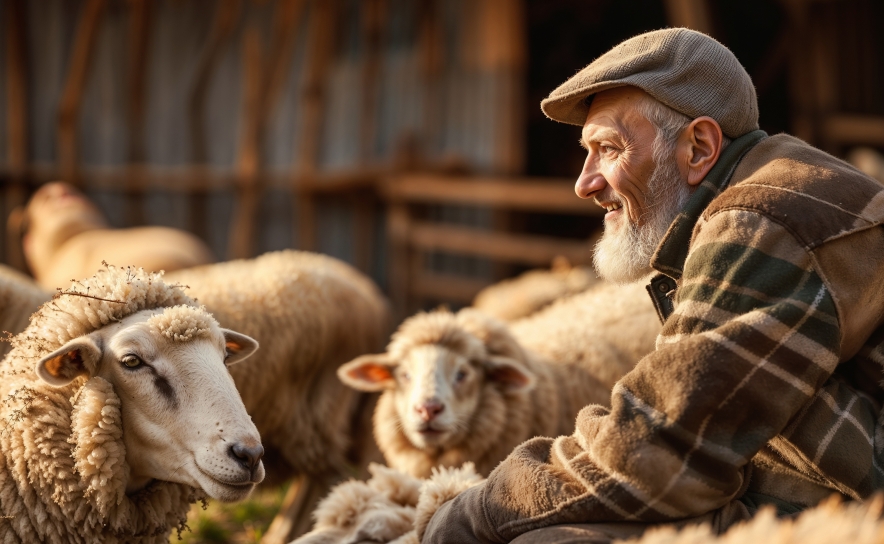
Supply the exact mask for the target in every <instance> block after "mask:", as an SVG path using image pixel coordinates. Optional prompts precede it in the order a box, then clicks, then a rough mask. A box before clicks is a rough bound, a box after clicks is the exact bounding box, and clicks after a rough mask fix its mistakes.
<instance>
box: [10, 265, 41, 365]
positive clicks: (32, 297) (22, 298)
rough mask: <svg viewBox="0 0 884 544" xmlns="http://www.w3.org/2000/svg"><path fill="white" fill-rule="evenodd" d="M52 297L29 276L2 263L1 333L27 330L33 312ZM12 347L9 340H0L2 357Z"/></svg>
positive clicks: (15, 332) (12, 333)
mask: <svg viewBox="0 0 884 544" xmlns="http://www.w3.org/2000/svg"><path fill="white" fill-rule="evenodd" d="M51 297H52V294H51V293H49V292H47V291H44V290H43V289H41V288H40V287H39V286H38V285H37V284H36V283H34V280H32V279H31V278H29V277H28V276H25V275H24V274H22V273H20V272H18V271H16V270H14V269H12V268H10V267H8V266H4V265H0V333H2V334H4V335H7V333H8V334H9V335H15V334H18V333H20V332H21V331H23V330H25V327H27V326H28V318H30V317H31V314H33V313H34V312H36V311H37V308H39V307H40V305H41V304H43V303H44V302H46V301H47V300H49V299H50V298H51ZM10 349H12V346H11V345H10V344H9V343H8V342H0V358H2V357H3V356H4V355H6V354H7V353H8V352H9V350H10Z"/></svg>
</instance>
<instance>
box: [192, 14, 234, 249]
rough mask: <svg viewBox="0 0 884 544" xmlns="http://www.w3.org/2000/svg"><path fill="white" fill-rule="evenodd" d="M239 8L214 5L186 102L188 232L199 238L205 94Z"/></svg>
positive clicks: (204, 232)
mask: <svg viewBox="0 0 884 544" xmlns="http://www.w3.org/2000/svg"><path fill="white" fill-rule="evenodd" d="M241 8H242V0H220V1H219V2H218V3H217V7H216V8H215V14H214V16H213V18H212V29H211V31H210V32H209V38H208V40H206V43H205V44H204V45H203V48H202V51H201V52H200V58H199V61H198V62H197V66H196V70H195V75H194V79H193V86H192V87H191V88H190V92H189V95H188V99H187V117H188V121H189V123H188V124H189V128H190V152H191V161H192V163H193V164H194V168H193V169H192V172H191V175H192V177H193V184H192V187H193V189H194V190H193V191H192V192H191V196H190V206H189V207H190V214H189V215H190V230H191V231H192V232H194V233H195V234H196V235H197V236H199V237H200V238H203V239H206V238H207V237H208V235H209V213H208V194H207V191H208V186H207V185H208V180H207V179H206V178H205V177H204V176H205V175H207V173H208V168H207V167H206V163H207V162H208V160H209V156H208V155H209V153H208V145H207V143H206V119H205V116H206V111H205V103H206V95H207V94H208V91H209V81H210V80H211V78H212V74H213V73H214V71H215V68H216V67H217V65H218V60H219V58H220V56H221V52H222V50H223V48H224V46H225V45H227V43H228V42H229V41H230V37H231V35H232V34H233V31H234V29H235V28H236V25H237V22H238V19H239V13H240V10H241Z"/></svg>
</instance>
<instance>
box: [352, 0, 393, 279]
mask: <svg viewBox="0 0 884 544" xmlns="http://www.w3.org/2000/svg"><path fill="white" fill-rule="evenodd" d="M360 6H362V8H363V12H362V23H363V24H362V38H363V41H362V43H363V51H364V56H363V62H362V92H361V96H362V119H361V122H360V127H359V128H360V130H359V132H360V135H361V138H360V149H359V155H360V159H361V162H362V164H363V165H365V164H368V163H369V162H371V161H372V154H373V152H374V146H375V143H376V142H377V112H378V90H379V89H378V77H379V75H380V71H381V59H382V49H383V44H384V29H385V27H386V20H387V9H388V6H387V0H367V1H365V2H363V3H361V4H360ZM375 204H376V195H375V193H374V192H373V191H361V192H360V194H358V195H356V197H355V198H354V199H353V215H354V217H353V256H354V262H355V264H356V267H357V268H358V269H359V270H361V271H362V272H365V273H366V274H369V273H371V265H372V256H373V255H374V228H375Z"/></svg>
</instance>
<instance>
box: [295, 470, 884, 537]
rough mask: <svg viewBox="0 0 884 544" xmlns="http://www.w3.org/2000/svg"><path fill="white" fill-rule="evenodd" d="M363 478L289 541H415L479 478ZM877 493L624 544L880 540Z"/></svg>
mask: <svg viewBox="0 0 884 544" xmlns="http://www.w3.org/2000/svg"><path fill="white" fill-rule="evenodd" d="M371 472H372V475H373V477H372V478H371V480H369V481H368V482H358V481H350V482H346V483H344V484H341V485H339V486H337V487H336V488H335V489H333V490H332V492H331V493H330V494H329V496H328V497H326V498H325V499H323V501H322V502H321V503H320V505H319V507H318V508H317V509H316V512H315V513H314V516H315V517H316V527H315V529H314V530H313V531H312V532H310V533H309V534H307V535H304V536H303V537H301V538H299V539H298V540H295V541H294V542H293V543H292V544H338V543H341V544H343V543H352V542H378V543H381V542H387V543H391V544H418V543H419V542H420V538H421V537H422V536H423V533H424V530H425V529H426V527H427V524H428V523H429V520H430V519H431V518H432V517H433V514H434V513H435V512H436V510H438V509H439V507H440V506H441V505H442V504H444V503H445V502H446V501H448V500H451V499H453V498H454V497H455V496H457V494H458V493H460V492H461V491H464V490H466V489H468V488H470V487H472V486H474V485H477V484H479V483H481V481H482V480H481V478H479V477H478V476H476V475H475V473H473V472H472V468H471V467H470V466H464V467H462V468H460V469H454V470H445V469H442V470H437V471H435V472H434V474H433V476H432V477H431V478H430V479H429V480H425V481H421V480H416V479H414V478H411V477H409V476H408V475H406V474H403V473H400V472H396V471H394V470H391V469H388V468H385V467H380V466H373V467H371ZM882 507H884V500H882V498H881V497H880V496H878V497H876V498H874V499H872V500H870V501H868V502H865V503H859V502H846V503H845V502H841V500H840V499H839V498H838V497H837V496H832V497H831V498H829V499H827V500H825V501H823V502H822V503H820V504H819V505H818V506H816V507H814V508H811V509H809V510H806V511H804V512H802V513H801V514H799V515H798V516H797V517H792V518H777V517H776V515H775V511H774V510H773V508H770V507H768V508H763V509H762V510H761V511H759V512H758V513H757V514H756V515H755V517H754V518H752V519H751V520H749V521H747V522H744V523H741V524H738V525H735V526H733V527H731V528H730V529H729V530H727V531H726V532H725V533H724V534H722V535H717V534H716V533H715V531H714V530H713V529H712V528H711V527H710V526H709V525H708V524H701V525H689V526H686V527H681V528H678V527H677V526H661V527H656V528H652V529H650V530H648V531H647V532H646V533H645V534H644V535H643V536H641V537H639V538H636V539H631V540H628V541H623V540H620V541H618V542H621V543H628V544H707V543H713V542H715V543H719V544H755V543H756V542H768V543H773V544H829V543H831V542H850V543H851V544H878V543H880V542H882V541H884V521H882V519H881V518H882V510H884V508H882Z"/></svg>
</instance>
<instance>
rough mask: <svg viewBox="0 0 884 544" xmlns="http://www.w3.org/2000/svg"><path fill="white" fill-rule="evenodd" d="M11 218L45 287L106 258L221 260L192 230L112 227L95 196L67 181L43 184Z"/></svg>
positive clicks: (184, 263)
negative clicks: (96, 203) (80, 190)
mask: <svg viewBox="0 0 884 544" xmlns="http://www.w3.org/2000/svg"><path fill="white" fill-rule="evenodd" d="M9 223H10V225H12V226H13V228H18V230H19V231H20V232H21V234H22V250H23V251H24V256H25V260H26V261H27V263H28V267H29V268H30V270H31V273H32V274H33V275H34V277H35V278H36V280H37V283H39V284H40V286H42V287H43V288H44V289H50V290H54V289H55V288H56V287H60V286H64V285H67V284H68V283H69V282H70V280H71V278H81V277H86V276H89V275H91V274H92V272H93V271H95V270H96V269H97V268H98V267H99V266H100V263H101V262H102V261H108V262H114V263H126V264H130V265H133V266H134V267H143V268H144V269H145V270H154V271H159V270H165V271H166V272H171V271H172V270H177V269H180V268H187V267H191V266H197V265H201V264H206V263H211V262H214V260H215V259H214V257H213V256H212V252H211V251H210V250H209V248H208V247H207V246H206V244H205V243H203V242H202V241H201V240H200V239H199V238H197V237H196V236H194V235H192V234H190V233H188V232H184V231H181V230H178V229H173V228H168V227H156V226H150V227H136V228H128V229H112V228H110V227H108V225H107V221H106V220H105V218H104V216H103V215H102V214H101V212H100V211H99V210H98V208H97V207H96V206H95V205H94V204H93V203H92V202H90V201H89V200H88V199H87V198H86V197H85V196H84V195H83V194H82V193H80V192H79V191H78V190H77V189H75V188H74V187H73V186H71V185H68V184H66V183H62V182H53V183H47V184H44V185H43V186H41V187H40V189H38V190H37V192H36V193H34V195H33V196H32V197H31V199H30V200H29V201H28V204H27V205H26V207H25V208H24V210H23V211H17V212H14V214H13V216H11V217H10V221H9ZM16 225H17V227H16Z"/></svg>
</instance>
